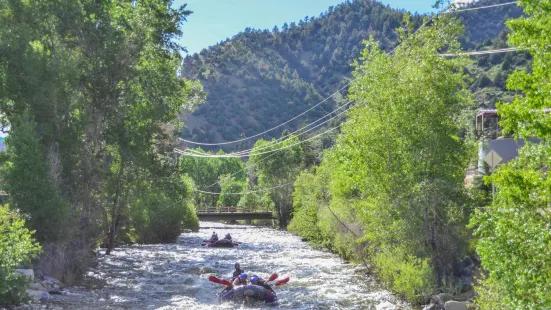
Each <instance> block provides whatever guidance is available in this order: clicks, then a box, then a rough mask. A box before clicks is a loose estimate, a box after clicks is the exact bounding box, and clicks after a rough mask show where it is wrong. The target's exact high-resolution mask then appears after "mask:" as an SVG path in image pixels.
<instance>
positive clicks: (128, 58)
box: [0, 0, 204, 280]
mask: <svg viewBox="0 0 551 310" xmlns="http://www.w3.org/2000/svg"><path fill="white" fill-rule="evenodd" d="M190 13H191V12H190V11H188V10H186V8H185V5H184V6H181V7H179V8H172V1H170V0H152V1H134V2H132V1H117V2H111V1H103V0H100V1H96V0H84V1H79V2H74V1H68V0H61V1H55V2H52V1H35V0H32V1H3V2H0V24H1V25H10V27H0V28H1V29H0V89H1V91H0V115H1V116H2V121H1V122H2V124H4V125H5V124H11V125H12V127H13V134H12V135H11V137H10V140H11V141H9V142H8V155H9V156H8V157H9V158H8V160H7V164H6V167H5V168H6V169H5V172H6V183H7V184H6V188H7V189H8V190H9V191H10V194H11V192H13V193H14V194H13V195H11V196H10V201H11V202H10V205H11V206H12V207H14V208H20V209H21V210H22V211H25V212H26V213H29V215H30V218H31V219H30V221H29V225H30V226H31V227H33V228H36V230H37V238H38V239H39V240H41V241H45V242H48V244H44V248H46V247H48V248H50V247H51V248H52V249H53V250H52V253H61V254H59V255H63V256H64V257H66V258H68V259H65V260H63V262H64V264H65V265H63V266H61V265H62V264H48V263H47V262H46V263H40V265H41V266H42V267H47V266H53V267H52V268H57V267H56V266H58V267H59V269H61V270H44V271H45V272H46V273H48V274H50V275H54V276H58V274H56V273H57V272H60V273H62V274H61V275H59V277H65V273H78V272H81V271H82V269H83V267H84V266H85V264H86V259H87V257H89V254H88V253H89V249H88V247H89V245H92V244H94V243H95V241H96V240H98V237H101V236H102V235H103V234H104V232H105V231H106V230H107V231H109V232H110V234H109V248H108V252H109V251H111V250H112V248H113V246H114V241H115V239H116V234H117V231H118V230H119V229H120V228H121V225H122V224H123V223H130V224H132V222H131V221H129V220H128V218H129V214H130V210H131V208H130V207H129V202H130V201H135V200H137V199H138V198H140V197H141V196H140V195H141V193H140V192H139V191H138V190H137V188H138V187H140V186H142V185H143V184H140V183H139V182H137V181H136V180H135V178H142V177H143V178H146V179H156V180H157V181H158V182H157V183H155V184H152V185H151V184H150V185H148V186H149V187H150V188H152V189H151V190H150V191H149V193H151V192H155V193H156V194H157V196H155V195H150V196H154V197H153V198H155V199H156V200H157V201H158V202H159V203H161V202H166V201H169V200H170V201H174V202H178V205H179V206H185V208H182V209H181V210H179V211H178V212H176V213H178V214H179V216H177V217H176V216H175V217H174V221H178V223H180V222H182V221H181V220H182V217H186V218H188V219H191V220H189V221H187V220H186V223H189V224H191V225H194V224H196V222H195V223H193V217H188V216H187V215H186V216H184V215H183V213H186V214H188V212H187V211H185V210H188V209H189V203H188V202H187V201H184V200H185V199H189V198H183V197H184V196H178V192H181V193H185V192H186V186H184V185H183V184H182V183H181V182H179V180H177V177H181V176H180V175H177V176H176V173H174V172H176V171H177V161H176V160H175V159H172V160H171V161H170V160H168V158H170V156H169V155H168V154H169V153H172V151H173V148H174V147H175V144H174V142H173V139H174V138H175V136H176V135H177V133H178V131H179V126H180V123H179V121H178V118H177V116H178V114H179V113H180V112H181V109H182V108H188V109H189V108H192V107H193V106H194V105H196V104H197V103H198V102H199V101H200V100H202V98H203V96H204V94H203V93H202V89H201V86H200V84H199V83H193V82H190V81H187V80H185V79H182V78H180V77H178V72H181V71H182V68H181V63H182V59H181V55H180V51H181V50H182V48H181V47H180V46H179V45H178V44H177V43H175V38H177V37H178V36H180V35H181V34H182V31H181V26H182V24H183V22H184V21H185V20H186V17H187V16H188V15H189V14H190ZM7 28H9V29H7ZM22 116H25V119H22ZM22 156H26V157H27V158H28V160H27V159H24V158H23V157H22ZM25 165H26V166H27V167H26V168H25V167H24V166H25ZM28 169H33V171H32V172H30V171H28ZM18 173H25V174H24V175H23V174H22V175H18ZM25 178H28V179H27V180H25ZM27 181H28V185H29V186H27V187H25V186H24V184H23V182H27ZM146 192H147V191H146ZM144 195H145V194H144ZM141 198H143V197H141ZM149 198H150V201H151V200H153V198H152V197H149ZM40 202H41V203H42V204H43V205H39V203H40ZM148 206H149V207H151V208H154V207H155V206H156V205H155V204H153V203H150V204H148ZM25 208H27V210H26V209H25ZM66 210H68V212H66ZM27 211H28V212H27ZM151 211H152V212H153V211H155V213H156V214H160V213H164V212H165V211H159V209H158V208H157V209H156V210H151ZM180 211H182V212H180ZM183 211H185V212H183ZM166 212H167V213H171V212H172V211H168V210H167V211H166ZM46 215H48V217H46ZM67 215H70V216H67ZM158 218H161V216H159V217H158ZM163 218H164V219H165V220H170V219H171V216H164V217H163ZM41 219H44V220H41ZM65 219H67V220H66V221H65ZM38 220H40V223H36V221H38ZM172 224H173V223H171V224H170V225H168V224H167V225H166V226H170V227H175V226H174V225H172ZM61 225H63V228H64V231H65V232H66V233H65V234H64V236H62V237H63V238H61V237H58V235H56V230H57V231H58V230H59V227H61ZM156 225H157V227H161V226H162V225H161V224H156ZM178 225H180V224H178ZM179 227H181V226H179ZM133 228H136V227H133ZM48 230H52V231H48ZM138 234H139V232H138ZM163 238H164V237H163ZM83 253H86V254H83ZM57 258H58V257H56V256H55V255H45V256H44V257H43V259H44V260H48V259H50V260H54V261H55V260H56V259H57ZM76 276H78V275H75V274H72V275H71V274H69V275H67V277H66V278H67V279H69V280H70V279H75V278H76Z"/></svg>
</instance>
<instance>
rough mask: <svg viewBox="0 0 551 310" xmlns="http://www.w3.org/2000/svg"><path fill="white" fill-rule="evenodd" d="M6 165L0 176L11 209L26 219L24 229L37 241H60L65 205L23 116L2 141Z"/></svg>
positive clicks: (30, 123)
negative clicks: (10, 202)
mask: <svg viewBox="0 0 551 310" xmlns="http://www.w3.org/2000/svg"><path fill="white" fill-rule="evenodd" d="M6 145H7V156H8V161H7V162H5V163H4V167H3V174H4V180H5V182H6V190H7V192H8V193H9V195H10V200H11V201H12V208H13V209H18V210H20V211H21V212H23V213H25V214H28V215H29V220H28V222H27V225H28V226H29V227H30V228H31V229H32V230H35V231H36V232H37V238H38V240H40V241H43V242H51V241H54V240H58V239H59V238H60V237H61V233H62V230H63V226H64V224H66V222H65V220H66V218H67V214H68V210H67V205H66V204H65V203H64V202H62V201H60V199H59V198H58V193H57V191H56V189H55V187H54V185H53V184H52V183H55V182H56V180H55V179H56V178H57V177H58V176H56V175H54V174H55V172H54V171H52V170H54V169H56V167H51V166H50V165H49V164H50V163H47V162H45V158H44V155H43V152H42V148H41V145H40V141H39V139H38V135H37V133H36V124H35V123H34V122H33V121H32V120H30V119H29V116H28V115H27V114H26V113H25V114H23V115H21V117H19V118H18V119H17V120H15V121H14V122H13V123H12V127H11V130H10V135H9V136H8V137H7V138H6Z"/></svg>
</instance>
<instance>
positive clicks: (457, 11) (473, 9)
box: [450, 1, 518, 13]
mask: <svg viewBox="0 0 551 310" xmlns="http://www.w3.org/2000/svg"><path fill="white" fill-rule="evenodd" d="M517 2H518V1H511V2H506V3H500V4H492V5H486V6H480V7H476V8H465V9H457V10H452V11H450V13H459V12H466V11H475V10H481V9H488V8H495V7H499V6H505V5H510V4H515V3H517Z"/></svg>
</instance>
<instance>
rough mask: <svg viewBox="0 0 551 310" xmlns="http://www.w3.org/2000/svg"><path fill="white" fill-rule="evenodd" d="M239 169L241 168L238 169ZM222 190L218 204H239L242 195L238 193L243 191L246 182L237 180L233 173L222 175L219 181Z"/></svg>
mask: <svg viewBox="0 0 551 310" xmlns="http://www.w3.org/2000/svg"><path fill="white" fill-rule="evenodd" d="M238 171H239V170H238ZM219 184H220V187H221V188H222V191H221V193H222V194H220V197H219V198H218V203H217V205H219V206H237V205H238V203H239V201H240V200H241V197H242V195H236V194H237V193H243V192H244V191H245V188H246V184H245V183H244V182H240V181H237V180H235V178H234V177H233V176H231V175H222V176H220V181H219Z"/></svg>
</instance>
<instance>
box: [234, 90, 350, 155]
mask: <svg viewBox="0 0 551 310" xmlns="http://www.w3.org/2000/svg"><path fill="white" fill-rule="evenodd" d="M352 102H353V101H349V102H347V103H346V104H344V105H342V106H340V107H339V108H338V109H335V110H333V112H331V113H329V114H327V115H325V116H324V117H322V118H320V119H318V120H316V121H315V122H312V123H310V124H308V125H306V126H305V127H302V128H299V129H297V130H295V131H294V132H292V133H289V134H287V135H285V136H283V137H281V138H279V139H277V140H276V141H275V142H271V141H270V143H269V144H267V145H263V146H260V147H257V148H250V149H247V150H242V151H239V152H234V153H231V154H233V155H242V154H247V153H251V152H252V151H253V150H255V151H259V150H263V149H267V148H270V147H272V146H275V145H278V144H281V143H283V142H284V141H283V140H284V139H285V138H287V137H290V136H292V135H294V134H296V133H297V132H299V131H300V133H299V134H297V135H296V137H300V136H302V135H304V134H307V133H308V132H310V131H312V130H314V129H316V128H318V127H320V126H321V125H324V124H326V123H328V122H330V121H331V120H333V119H335V118H337V117H339V116H341V115H342V114H344V113H346V112H347V111H348V109H346V110H344V111H342V112H341V113H339V114H337V115H335V116H333V117H331V118H329V119H327V120H326V121H324V122H321V123H319V124H317V125H316V126H314V127H312V128H309V129H307V130H305V129H306V128H308V127H309V126H311V125H313V124H315V123H317V122H318V121H320V120H322V119H324V118H326V117H327V116H329V115H331V114H332V113H335V112H337V111H338V110H340V109H342V108H344V107H346V106H347V105H348V104H350V103H352Z"/></svg>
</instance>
